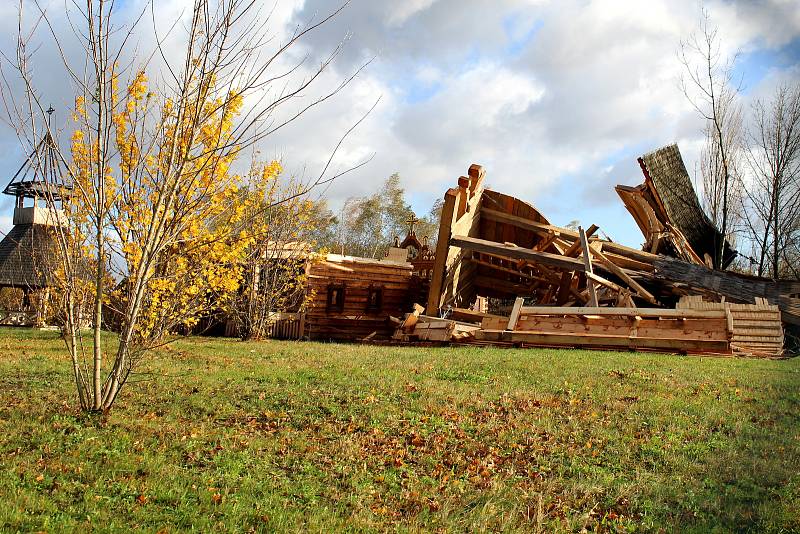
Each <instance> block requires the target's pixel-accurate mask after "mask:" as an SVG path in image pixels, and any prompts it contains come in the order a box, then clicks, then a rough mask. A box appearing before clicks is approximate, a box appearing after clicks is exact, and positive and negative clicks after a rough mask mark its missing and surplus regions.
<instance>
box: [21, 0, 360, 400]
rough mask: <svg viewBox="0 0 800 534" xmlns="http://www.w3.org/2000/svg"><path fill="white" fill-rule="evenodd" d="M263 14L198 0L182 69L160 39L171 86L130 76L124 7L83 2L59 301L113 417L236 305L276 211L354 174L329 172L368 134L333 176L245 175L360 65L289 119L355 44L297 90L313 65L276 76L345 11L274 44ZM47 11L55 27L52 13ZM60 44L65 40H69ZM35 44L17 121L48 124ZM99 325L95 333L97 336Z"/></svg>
mask: <svg viewBox="0 0 800 534" xmlns="http://www.w3.org/2000/svg"><path fill="white" fill-rule="evenodd" d="M76 5H77V4H76ZM258 6H259V3H258V2H256V1H254V0H194V4H193V8H192V12H191V19H190V21H189V23H188V25H187V27H186V28H187V29H186V35H185V42H186V48H185V51H184V57H183V59H182V60H181V61H180V64H179V65H173V64H172V63H171V62H170V61H168V59H167V58H168V56H169V54H167V53H166V51H165V50H163V49H162V48H161V42H162V39H161V37H159V40H158V46H157V49H156V52H157V54H158V55H160V56H161V57H162V58H163V60H164V69H163V72H165V73H166V74H165V76H164V78H165V80H164V81H162V82H161V83H152V82H151V81H150V80H148V76H147V74H146V73H147V72H148V67H152V66H151V65H149V64H147V63H145V64H143V65H142V66H141V67H140V68H139V70H136V71H130V70H127V69H124V68H121V67H120V63H121V57H122V56H123V51H124V50H125V49H126V47H127V46H128V41H129V38H130V36H131V35H132V31H133V29H132V28H126V29H124V30H125V31H121V28H116V27H115V26H114V22H115V17H114V13H115V4H114V2H113V1H111V0H84V3H83V5H82V6H81V12H80V15H81V16H82V20H83V21H84V22H85V24H86V27H85V28H82V29H81V31H78V32H76V35H77V36H78V37H79V39H81V40H82V42H83V43H84V45H85V57H84V58H81V61H82V62H83V64H85V68H84V69H83V71H79V70H73V69H71V68H70V65H69V62H68V61H66V59H65V64H66V65H67V68H68V69H69V72H70V75H71V77H72V82H73V83H74V85H75V86H76V87H78V88H79V94H78V96H77V98H76V99H75V111H74V116H73V120H74V123H75V128H74V133H73V135H72V138H71V151H70V155H69V156H68V157H64V160H65V162H66V164H67V167H68V174H69V178H70V180H69V182H70V183H71V185H72V191H71V200H70V201H69V202H67V203H66V206H65V210H66V211H67V220H68V221H69V222H68V224H66V225H64V226H62V227H59V228H58V244H59V260H58V266H57V279H58V288H57V289H58V290H59V291H57V293H58V296H59V309H60V312H61V313H60V316H61V322H62V331H63V334H64V339H65V341H66V346H67V349H68V351H69V354H70V357H71V361H72V368H73V372H74V376H75V382H76V385H77V390H78V396H79V398H80V403H81V406H82V407H83V408H84V409H86V410H90V411H106V410H108V409H110V408H111V406H112V405H113V403H114V401H115V400H116V399H117V397H118V395H119V392H120V390H121V388H122V387H123V386H124V385H125V383H126V382H127V381H128V379H129V377H130V376H131V373H133V372H134V371H135V369H136V367H137V364H138V363H139V362H140V361H141V359H142V357H143V356H144V355H145V354H146V353H147V351H148V350H150V349H152V348H153V347H155V346H157V345H159V344H162V343H164V342H165V340H167V336H168V335H169V334H170V333H171V332H174V331H175V330H176V329H178V328H190V327H191V326H192V325H193V324H194V323H195V322H196V321H197V318H198V317H200V316H202V315H203V314H205V313H207V312H208V311H209V310H211V309H217V308H218V307H220V306H223V307H225V306H229V305H231V304H233V303H234V300H235V298H236V296H237V294H238V291H239V287H240V283H241V281H242V279H243V277H244V275H245V273H244V270H245V269H246V266H247V263H246V262H245V261H243V259H244V258H246V256H247V254H248V253H249V251H251V250H252V247H253V246H254V244H255V243H259V242H262V241H263V239H264V237H265V235H266V234H268V233H269V231H270V224H271V223H270V219H269V217H265V216H264V214H268V213H271V212H273V211H275V210H277V209H278V207H279V206H287V209H290V210H291V209H295V208H294V207H293V206H297V205H299V204H298V203H300V202H302V200H301V199H302V198H303V197H304V195H306V193H308V191H310V190H311V189H313V188H314V187H317V186H319V185H321V184H323V183H325V182H328V181H330V180H332V179H334V178H336V177H337V176H339V175H341V174H342V173H339V174H338V175H329V173H328V168H329V166H330V163H331V161H332V159H333V157H334V155H335V153H336V149H338V147H339V146H340V145H341V143H342V141H343V140H344V138H345V137H346V136H347V134H348V133H349V132H350V131H352V128H351V130H348V131H347V132H346V133H345V134H344V135H343V136H342V138H340V139H339V142H338V144H337V145H336V149H334V150H333V152H332V153H331V155H330V159H329V160H328V164H327V165H326V166H325V168H324V169H323V170H322V172H321V173H320V174H319V175H318V176H317V177H315V178H311V179H308V180H306V181H304V182H302V183H295V184H293V185H291V186H290V187H288V188H287V187H285V186H281V185H280V180H281V178H280V168H279V167H278V166H277V165H270V164H268V165H265V166H263V167H262V168H261V171H262V172H250V173H245V174H244V175H239V174H237V173H236V172H235V171H234V169H233V168H234V165H235V164H236V162H237V160H238V159H239V157H240V155H241V154H242V153H243V151H244V150H246V149H248V148H249V147H252V146H253V145H254V144H255V143H257V142H259V141H261V140H263V139H264V138H265V137H267V136H269V135H270V134H272V133H274V132H275V131H276V130H278V129H279V128H281V127H282V126H283V125H285V124H287V123H289V122H291V121H293V120H294V119H296V118H297V117H298V116H300V115H301V114H302V113H304V112H305V111H307V110H308V109H310V108H311V107H313V106H316V105H318V104H320V103H322V102H324V101H325V100H327V99H328V98H329V97H331V96H332V95H334V94H335V93H336V92H338V91H340V90H341V89H342V88H343V87H344V86H345V85H347V83H349V81H351V80H352V79H353V78H354V77H355V75H356V74H357V73H358V71H360V69H358V71H356V73H354V74H353V76H351V77H350V78H348V79H347V80H345V82H344V83H342V84H340V85H338V86H336V87H334V88H332V89H331V90H329V91H326V92H324V93H323V94H322V96H319V97H317V98H314V99H312V100H311V101H310V102H309V103H307V104H305V105H304V106H301V107H300V108H299V109H294V110H292V111H291V112H290V113H289V114H288V116H286V117H283V118H279V116H278V115H277V114H276V111H277V110H278V108H280V107H281V106H282V105H284V104H285V103H287V102H289V101H291V100H292V99H293V98H294V97H297V96H302V95H303V94H304V92H305V91H306V90H307V89H308V88H309V87H311V86H312V84H314V83H315V82H316V81H317V80H318V79H319V77H320V75H321V74H322V73H323V71H325V70H326V69H327V67H328V66H329V65H330V63H331V61H333V59H334V58H335V57H336V55H337V54H338V53H339V51H340V49H341V46H340V47H337V48H336V49H335V50H334V51H333V53H332V54H331V55H330V56H328V58H327V59H326V60H325V61H324V62H323V63H322V64H320V65H319V66H318V67H317V68H315V69H314V70H312V71H311V73H310V74H309V75H307V76H306V77H305V78H303V79H300V80H299V81H297V82H296V83H295V85H291V82H289V81H287V80H288V79H290V75H291V74H292V73H294V72H295V71H296V70H297V69H299V68H300V65H301V64H296V65H294V66H290V67H289V68H288V69H287V70H284V71H279V72H274V67H275V66H276V65H277V64H278V61H277V60H278V59H279V58H281V57H282V56H283V55H284V54H285V53H286V51H287V50H288V49H289V48H290V47H291V46H292V45H293V44H295V43H296V42H297V41H298V40H299V39H301V38H302V37H303V36H304V35H306V34H307V33H308V32H310V31H313V30H314V29H316V28H318V27H319V26H321V25H322V24H325V23H326V22H328V21H329V20H330V19H331V18H332V17H334V16H335V15H336V14H337V13H338V12H339V11H340V10H341V9H342V8H343V7H344V6H342V7H340V8H338V9H337V10H335V11H333V12H332V13H331V14H330V15H329V16H327V17H326V18H323V19H322V20H321V21H319V22H317V23H313V24H310V25H309V26H308V27H306V28H304V29H297V30H296V31H295V32H294V33H293V34H292V35H291V36H290V37H289V38H288V40H287V41H286V42H285V43H283V44H280V45H278V46H277V47H276V48H273V49H270V48H269V47H270V46H272V44H271V41H270V39H269V36H268V35H267V34H265V33H264V31H265V30H264V28H265V27H266V24H265V21H264V20H262V18H261V14H260V13H259V11H258ZM20 13H22V7H21V5H20ZM143 14H144V13H143ZM40 15H41V17H42V20H44V21H45V22H46V23H48V24H49V21H48V19H47V15H46V13H44V12H43V11H42V12H41V13H40ZM20 16H22V15H20ZM134 26H135V25H134ZM22 27H23V24H22V23H20V28H22ZM175 27H176V28H177V27H178V26H177V25H176V26H175ZM173 31H177V30H175V29H173ZM118 35H122V36H124V37H123V38H121V39H118V38H117V36H118ZM52 38H53V40H54V42H55V43H56V45H57V46H60V42H59V40H58V36H57V35H55V33H53V35H52ZM27 42H28V40H27V39H26V38H24V36H23V35H22V34H21V35H20V38H19V44H18V54H17V56H18V61H17V65H16V67H17V69H18V72H19V74H20V76H21V79H22V80H23V81H24V83H25V88H26V99H27V100H26V103H25V106H18V107H16V108H14V110H15V111H14V112H16V113H18V114H19V117H20V118H21V119H23V118H24V115H25V113H26V112H27V113H28V118H29V119H35V118H36V117H37V116H39V117H42V116H43V115H40V113H41V112H43V109H44V108H43V106H41V105H40V103H41V96H40V95H39V93H38V92H37V91H36V90H35V84H34V82H33V80H32V78H31V74H30V69H29V63H30V54H29V52H28V48H27ZM65 57H66V56H65ZM362 68H363V67H362ZM151 70H152V68H151ZM276 87H280V89H276ZM373 107H374V106H373ZM367 113H368V112H367ZM365 116H366V115H364V116H362V117H361V118H360V119H359V120H358V121H356V122H355V125H354V126H353V128H355V126H356V125H357V124H358V123H360V122H361V120H363V119H364V117H365ZM20 124H31V125H35V124H36V121H35V120H29V121H27V122H26V121H25V120H22V121H21V122H20ZM31 137H35V129H34V131H33V135H32V136H31ZM349 170H352V168H351V169H349ZM345 172H347V171H345ZM109 310H113V312H114V313H115V315H116V317H117V318H118V322H119V333H118V339H117V343H111V344H109V343H108V342H107V341H104V337H103V334H101V330H102V329H103V317H104V311H106V314H105V315H108V313H107V312H108V311H109ZM87 313H88V316H87ZM87 324H88V326H90V327H91V328H90V330H91V336H90V337H89V336H86V335H85V334H84V330H83V329H82V328H83V327H84V326H85V325H87Z"/></svg>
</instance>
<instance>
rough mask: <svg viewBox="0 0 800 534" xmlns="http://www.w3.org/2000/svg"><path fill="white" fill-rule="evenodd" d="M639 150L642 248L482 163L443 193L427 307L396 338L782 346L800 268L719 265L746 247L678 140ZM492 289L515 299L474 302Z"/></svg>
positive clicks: (629, 194)
mask: <svg viewBox="0 0 800 534" xmlns="http://www.w3.org/2000/svg"><path fill="white" fill-rule="evenodd" d="M639 164H640V166H641V168H642V171H643V174H644V178H645V180H644V183H642V184H641V185H639V186H636V187H629V186H617V188H616V190H617V193H618V194H619V195H620V197H621V199H622V201H623V202H624V203H625V206H626V207H627V209H628V211H630V213H631V214H632V216H633V218H634V220H635V221H636V223H637V224H638V225H639V228H640V229H641V230H642V232H643V234H644V238H645V243H644V247H643V250H638V249H634V248H630V247H626V246H623V245H620V244H619V243H615V242H613V241H611V240H609V239H601V238H599V237H597V233H598V230H599V227H598V226H597V225H591V226H589V227H588V228H586V229H585V230H584V229H583V228H578V229H570V228H563V227H558V226H554V225H552V224H550V223H549V221H548V220H547V219H546V218H545V217H544V216H543V215H542V214H541V213H540V212H539V211H538V210H536V208H534V207H533V206H532V205H530V204H528V203H526V202H523V201H521V200H519V199H517V198H514V197H510V196H508V195H504V194H502V193H499V192H496V191H491V190H488V189H485V188H484V187H483V179H484V171H483V169H482V168H481V167H480V166H478V165H473V166H471V167H470V169H469V172H468V175H467V176H464V177H461V178H459V181H458V187H456V188H452V189H450V190H448V191H447V193H446V194H445V198H444V207H443V210H442V217H441V222H440V227H439V236H438V241H437V249H436V264H435V265H434V269H433V276H432V280H431V286H430V291H429V294H428V302H427V307H426V308H427V313H428V315H427V316H426V315H423V314H422V312H421V310H419V309H415V311H414V313H412V314H408V315H407V316H406V317H405V318H404V319H402V320H399V319H398V322H399V323H400V324H399V326H398V329H397V331H396V333H395V339H398V340H404V341H415V340H425V341H450V342H453V341H455V342H472V343H495V344H496V343H501V344H504V343H509V344H517V345H537V346H542V345H545V346H579V347H592V348H628V349H636V350H659V351H673V352H684V353H687V352H690V353H715V354H719V353H722V354H730V353H733V352H743V353H748V354H755V355H759V356H778V355H780V354H781V353H782V352H783V342H784V332H783V327H782V323H787V324H790V325H800V298H798V297H799V296H800V281H781V282H774V281H771V280H766V279H760V278H754V277H749V276H744V275H739V274H736V273H733V272H730V271H725V270H714V269H712V268H711V266H713V265H722V266H723V268H724V267H726V266H728V265H729V264H730V263H731V261H732V260H733V259H734V258H735V256H736V252H735V251H734V250H733V249H732V247H731V246H730V244H728V243H727V242H725V243H723V242H722V240H723V237H722V235H721V234H720V233H719V231H718V230H717V229H716V228H715V227H714V226H713V224H711V222H710V221H709V220H708V218H707V217H706V216H705V215H704V213H703V211H702V209H701V207H700V204H699V202H698V200H697V195H696V193H695V192H694V189H693V188H692V185H691V180H690V178H689V175H688V173H687V172H686V168H685V166H684V164H683V161H682V159H681V156H680V152H679V151H678V148H677V146H675V145H672V146H669V147H665V148H663V149H660V150H657V151H655V152H652V153H650V154H647V155H645V156H643V157H642V158H639ZM721 245H722V246H721ZM720 254H721V255H722V257H721V259H720V258H718V257H717V256H718V255H720ZM485 298H489V299H492V301H493V302H501V303H502V302H508V303H513V307H512V308H511V309H510V310H509V312H508V313H499V311H498V310H492V311H493V312H494V313H493V314H490V313H487V311H486V310H482V309H479V308H480V306H477V305H476V303H482V302H485ZM482 299H484V300H482ZM526 304H527V306H526Z"/></svg>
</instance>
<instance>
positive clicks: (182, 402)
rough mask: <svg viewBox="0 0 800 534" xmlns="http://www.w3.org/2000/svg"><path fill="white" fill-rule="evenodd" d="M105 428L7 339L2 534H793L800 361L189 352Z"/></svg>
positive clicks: (147, 382) (23, 346)
mask: <svg viewBox="0 0 800 534" xmlns="http://www.w3.org/2000/svg"><path fill="white" fill-rule="evenodd" d="M141 371H142V373H141V374H140V375H139V376H137V377H136V382H135V383H131V384H129V385H128V386H127V389H126V390H125V391H124V392H123V394H122V396H121V397H120V399H119V400H118V401H117V405H116V406H115V408H114V410H112V411H111V413H109V414H108V415H107V416H104V417H103V416H91V417H89V416H84V415H82V414H81V413H79V411H78V410H77V409H76V400H75V396H74V391H73V387H72V383H71V376H70V373H69V367H68V365H67V360H66V357H65V355H64V351H63V348H62V344H61V341H60V340H59V339H58V338H57V335H56V334H55V333H52V332H38V331H31V330H22V329H0V473H2V474H0V531H10V532H14V531H23V532H27V531H47V532H70V531H79V532H86V531H96V532H105V531H118V530H129V529H133V528H138V529H142V530H144V531H151V532H157V531H163V532H178V531H186V530H199V531H203V532H212V531H237V532H247V531H287V530H288V531H299V530H302V531H326V532H335V531H383V530H400V531H419V530H424V531H528V532H529V531H535V530H540V531H545V532H552V531H579V530H581V529H582V528H587V529H588V530H601V531H627V530H643V531H659V530H663V531H667V532H672V531H697V532H708V531H713V530H716V531H720V532H722V531H747V530H750V531H758V532H762V531H773V532H797V531H800V358H798V359H794V360H788V361H764V360H743V359H723V358H699V357H680V356H666V355H653V354H635V353H613V352H587V351H577V350H575V351H571V350H530V349H529V350H507V349H485V348H455V349H450V348H441V349H421V348H400V347H374V346H358V345H334V344H318V343H293V342H264V343H242V342H238V341H231V340H222V339H209V338H198V339H193V340H182V341H178V342H176V343H175V344H173V345H171V346H170V347H169V348H166V349H164V350H161V351H159V352H157V353H155V354H153V355H152V357H150V358H149V359H148V360H147V363H146V364H145V366H144V367H143V368H142V369H141Z"/></svg>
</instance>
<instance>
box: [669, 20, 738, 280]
mask: <svg viewBox="0 0 800 534" xmlns="http://www.w3.org/2000/svg"><path fill="white" fill-rule="evenodd" d="M678 59H679V60H680V62H681V64H682V65H683V67H684V68H683V71H684V72H683V75H682V76H681V88H682V90H683V92H684V95H686V98H687V99H688V101H689V102H690V103H691V104H692V106H693V107H694V109H695V110H696V111H697V113H698V114H699V115H700V116H701V117H702V118H703V119H704V120H705V122H706V125H705V127H704V132H705V134H706V147H705V151H704V154H703V161H704V163H703V164H702V165H701V170H702V171H703V183H704V184H703V185H704V190H705V191H704V195H705V198H706V202H705V204H706V207H707V209H708V211H709V216H710V217H711V219H712V220H713V221H714V222H715V224H717V225H718V227H719V229H720V231H721V233H722V236H723V239H722V242H721V243H715V251H716V252H715V254H714V258H713V262H714V267H716V268H720V267H721V265H722V262H723V253H724V250H725V239H726V238H728V236H729V234H730V233H731V225H730V222H731V221H730V218H731V208H732V206H733V205H734V203H733V202H732V201H731V200H732V199H731V196H732V195H731V193H732V191H734V190H735V184H734V182H735V181H736V180H737V178H738V176H737V159H738V157H739V154H738V153H739V151H740V149H741V143H740V139H741V110H740V106H739V103H738V98H737V97H738V93H739V88H738V86H737V85H736V84H734V83H733V82H734V81H733V65H734V62H735V59H736V58H735V56H734V57H733V58H731V59H726V58H725V57H724V56H723V54H722V52H721V43H720V39H719V36H718V30H717V28H716V27H714V26H713V25H712V23H711V19H710V17H709V14H708V12H707V11H705V10H703V12H702V16H701V19H700V27H699V29H698V30H697V31H696V32H694V33H692V34H691V35H690V36H689V38H688V39H686V40H685V41H682V42H681V44H680V48H679V51H678Z"/></svg>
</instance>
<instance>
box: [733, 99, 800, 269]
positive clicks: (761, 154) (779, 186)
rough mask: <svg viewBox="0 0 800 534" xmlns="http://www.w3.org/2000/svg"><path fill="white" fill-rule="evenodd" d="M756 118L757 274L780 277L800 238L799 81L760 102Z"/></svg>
mask: <svg viewBox="0 0 800 534" xmlns="http://www.w3.org/2000/svg"><path fill="white" fill-rule="evenodd" d="M753 117H754V121H753V122H754V126H753V130H752V132H751V133H750V136H749V137H750V139H749V140H750V143H749V146H748V162H749V164H750V168H751V170H752V180H751V182H750V184H749V187H747V200H748V204H747V208H748V209H747V218H746V221H747V226H748V229H749V233H750V236H751V241H752V242H753V245H754V247H753V248H754V252H755V253H756V255H757V256H758V275H759V276H763V275H765V274H767V273H769V275H770V276H771V277H773V278H775V279H777V278H779V277H780V276H781V274H782V271H787V270H790V268H791V264H792V262H793V261H794V259H795V257H794V256H793V255H792V253H793V251H794V250H796V249H797V246H798V240H799V239H800V234H799V233H798V231H799V229H798V223H800V84H796V83H795V84H794V85H788V84H784V85H781V86H779V87H778V88H777V89H776V91H775V93H774V95H773V96H772V98H771V100H770V101H768V102H764V101H762V100H756V101H755V102H754V103H753ZM782 266H785V268H782Z"/></svg>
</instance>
